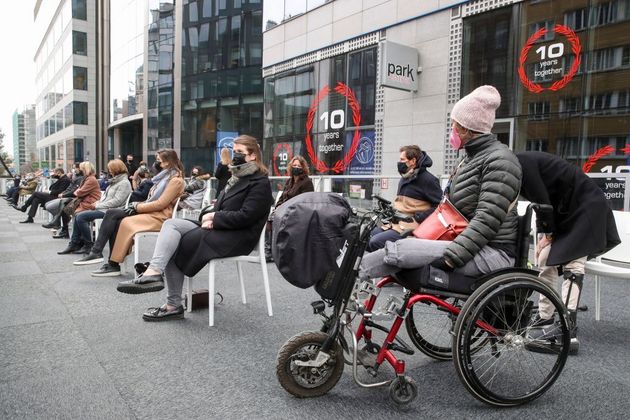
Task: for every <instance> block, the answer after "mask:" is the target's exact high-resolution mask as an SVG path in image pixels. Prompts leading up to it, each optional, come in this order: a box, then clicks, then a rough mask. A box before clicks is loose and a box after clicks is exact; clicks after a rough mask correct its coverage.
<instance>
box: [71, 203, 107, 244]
mask: <svg viewBox="0 0 630 420" xmlns="http://www.w3.org/2000/svg"><path fill="white" fill-rule="evenodd" d="M104 216H105V212H103V211H100V210H85V211H82V212H80V213H77V214H75V215H74V222H73V223H72V239H70V242H71V243H73V244H75V245H84V244H87V243H90V244H91V243H92V229H90V222H92V221H93V220H96V219H102V218H103V217H104Z"/></svg>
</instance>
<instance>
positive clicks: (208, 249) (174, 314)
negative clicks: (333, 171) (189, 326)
mask: <svg viewBox="0 0 630 420" xmlns="http://www.w3.org/2000/svg"><path fill="white" fill-rule="evenodd" d="M233 151H234V155H233V158H232V164H231V165H229V168H230V171H231V173H232V177H231V178H230V180H229V181H228V183H227V185H226V187H225V189H224V190H223V191H222V192H221V194H220V195H219V198H218V199H217V201H216V203H215V204H214V205H213V206H209V207H207V208H205V209H203V210H202V212H201V216H200V221H199V222H193V221H191V220H186V219H170V220H167V221H166V222H165V223H164V225H162V230H160V234H159V235H158V239H157V243H156V245H155V250H154V251H153V257H152V258H151V262H150V264H149V267H148V268H147V270H146V271H145V272H144V273H143V274H142V275H141V276H140V277H138V278H136V279H133V280H129V281H123V282H120V283H119V284H118V287H117V289H118V291H119V292H122V293H131V294H139V293H147V292H156V291H159V290H162V289H163V288H164V277H166V283H167V289H168V292H167V300H166V303H165V304H164V305H162V306H160V307H157V308H149V309H148V310H147V311H146V312H145V313H144V315H143V319H144V320H145V321H165V320H169V319H179V318H183V317H184V308H183V306H182V287H183V284H184V275H187V276H189V277H193V276H194V275H195V274H197V273H198V272H199V271H200V270H201V269H202V268H203V267H204V266H205V265H206V264H207V263H208V261H210V260H212V259H216V258H225V257H233V256H238V255H246V254H249V253H250V252H251V251H252V250H253V249H254V248H255V247H256V244H257V243H258V240H259V238H260V234H261V232H262V229H263V227H264V225H265V222H266V221H267V216H268V215H269V209H270V208H271V204H272V202H273V197H272V195H271V185H270V183H269V178H268V176H267V174H268V171H267V168H266V167H265V166H264V165H263V163H262V153H261V150H260V147H259V146H258V143H257V142H256V139H255V138H253V137H250V136H246V135H242V136H239V137H237V138H236V139H235V140H234V148H233Z"/></svg>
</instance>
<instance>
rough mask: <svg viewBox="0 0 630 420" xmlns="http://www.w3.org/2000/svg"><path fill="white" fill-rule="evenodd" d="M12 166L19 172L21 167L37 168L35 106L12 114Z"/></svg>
mask: <svg viewBox="0 0 630 420" xmlns="http://www.w3.org/2000/svg"><path fill="white" fill-rule="evenodd" d="M13 165H14V167H15V170H16V172H19V171H20V169H21V167H22V165H32V166H34V167H37V166H38V162H37V138H36V136H35V105H27V106H26V107H24V109H23V110H22V112H18V111H17V110H15V112H14V113H13Z"/></svg>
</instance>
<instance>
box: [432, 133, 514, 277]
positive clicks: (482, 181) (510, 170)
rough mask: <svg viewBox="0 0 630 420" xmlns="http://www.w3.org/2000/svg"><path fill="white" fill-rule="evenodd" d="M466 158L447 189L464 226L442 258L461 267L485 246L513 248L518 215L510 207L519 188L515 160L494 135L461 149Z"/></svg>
mask: <svg viewBox="0 0 630 420" xmlns="http://www.w3.org/2000/svg"><path fill="white" fill-rule="evenodd" d="M465 150H466V156H464V158H463V161H461V165H460V166H459V167H458V169H457V170H456V173H455V175H454V176H453V178H452V180H451V183H450V187H449V192H448V194H449V198H450V200H451V202H452V203H453V204H454V205H455V207H457V209H458V210H459V211H460V212H461V213H462V214H463V215H464V216H465V217H466V218H467V219H468V221H469V224H468V227H467V228H466V229H465V230H464V231H463V232H462V233H461V234H460V235H459V236H458V237H457V238H455V240H454V241H453V242H452V243H451V244H450V245H449V246H448V247H447V248H446V251H445V252H444V257H446V258H447V259H448V260H449V261H451V262H452V263H453V264H455V266H457V267H462V266H463V265H464V264H466V263H467V262H468V261H470V260H471V259H472V258H473V257H474V256H475V255H476V254H477V253H479V251H480V250H481V249H482V248H483V247H484V246H486V245H490V246H491V247H492V246H494V247H497V248H500V249H513V250H514V249H515V244H516V236H517V227H518V215H517V213H516V206H513V207H512V208H511V207H510V206H511V205H512V203H514V202H515V201H516V199H517V197H518V194H519V190H520V188H521V178H522V172H521V165H520V163H519V162H518V159H517V158H516V156H515V155H514V153H512V151H511V150H509V149H508V148H507V146H505V145H504V144H502V143H501V142H499V141H498V140H497V138H496V136H495V135H494V134H486V135H482V136H480V137H477V138H476V139H474V140H472V141H471V142H469V143H468V144H466V146H465Z"/></svg>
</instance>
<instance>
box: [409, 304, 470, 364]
mask: <svg viewBox="0 0 630 420" xmlns="http://www.w3.org/2000/svg"><path fill="white" fill-rule="evenodd" d="M445 300H446V302H448V303H450V304H451V305H453V306H461V305H462V302H461V300H460V299H456V298H448V299H445ZM456 319H457V316H456V315H454V314H452V313H450V312H449V311H448V310H446V309H444V308H442V307H440V306H438V305H436V304H434V303H432V302H419V303H416V304H415V305H413V306H412V307H411V309H409V313H408V314H407V318H405V327H406V328H407V334H409V338H411V341H412V342H413V344H414V345H415V346H416V347H417V348H418V350H420V351H421V352H422V353H424V354H426V355H427V356H429V357H432V358H433V359H436V360H451V359H452V358H453V335H452V331H453V326H454V325H455V320H456Z"/></svg>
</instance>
